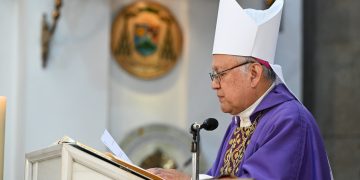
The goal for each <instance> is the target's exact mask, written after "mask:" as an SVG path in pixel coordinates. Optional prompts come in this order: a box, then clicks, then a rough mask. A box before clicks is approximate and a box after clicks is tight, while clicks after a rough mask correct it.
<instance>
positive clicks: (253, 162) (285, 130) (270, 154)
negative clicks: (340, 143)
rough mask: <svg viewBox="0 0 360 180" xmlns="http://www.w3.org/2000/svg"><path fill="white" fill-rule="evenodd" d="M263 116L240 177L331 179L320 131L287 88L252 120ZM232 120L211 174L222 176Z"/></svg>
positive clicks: (277, 90) (281, 87)
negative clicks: (260, 115)
mask: <svg viewBox="0 0 360 180" xmlns="http://www.w3.org/2000/svg"><path fill="white" fill-rule="evenodd" d="M259 113H263V115H262V117H261V118H260V120H259V122H258V124H257V127H256V129H255V131H254V133H253V135H252V137H251V140H250V144H249V145H248V146H247V148H246V150H245V153H244V156H243V159H242V162H241V163H240V165H239V171H238V173H237V174H236V175H237V176H238V177H251V178H255V179H256V180H263V179H265V180H270V179H279V180H280V179H284V180H292V179H294V180H314V179H317V180H328V179H329V180H330V179H331V170H330V166H329V164H328V159H327V155H326V152H325V148H324V143H323V141H322V138H321V135H320V132H319V128H318V126H317V124H316V122H315V119H314V118H313V116H312V115H311V114H310V112H309V111H308V110H307V109H306V108H305V107H304V106H303V105H302V104H301V103H299V102H298V101H297V99H296V98H295V97H294V96H293V95H292V94H291V93H290V92H289V90H288V89H287V88H286V87H285V86H284V85H283V84H279V85H277V86H275V87H274V89H272V90H271V91H270V92H269V94H267V95H266V96H265V97H264V99H263V100H262V101H261V103H260V104H259V105H258V106H257V107H256V109H255V111H254V112H253V114H252V115H251V116H250V120H251V121H254V119H255V117H256V116H257V115H258V114H259ZM237 126H238V125H237V124H236V123H235V122H234V121H231V124H230V125H229V127H228V129H227V131H226V134H225V136H224V139H223V141H222V145H221V147H220V149H219V152H218V155H217V158H216V160H215V162H214V164H213V166H212V168H211V169H210V170H209V171H208V172H207V174H208V175H211V176H215V177H217V176H219V175H220V168H221V167H222V166H223V161H224V157H223V156H224V154H225V151H226V148H227V145H228V142H229V140H230V138H231V136H232V134H233V130H234V129H235V128H236V127H237Z"/></svg>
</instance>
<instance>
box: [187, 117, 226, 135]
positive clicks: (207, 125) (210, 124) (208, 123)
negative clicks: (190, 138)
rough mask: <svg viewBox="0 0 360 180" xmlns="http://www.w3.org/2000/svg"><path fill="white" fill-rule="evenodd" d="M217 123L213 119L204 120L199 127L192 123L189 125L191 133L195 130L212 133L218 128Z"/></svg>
mask: <svg viewBox="0 0 360 180" xmlns="http://www.w3.org/2000/svg"><path fill="white" fill-rule="evenodd" d="M218 125H219V123H218V121H217V120H216V119H215V118H208V119H206V120H205V121H204V122H203V123H202V124H201V125H200V124H198V123H194V124H192V125H191V131H193V132H195V131H196V130H197V129H199V130H200V129H203V128H204V129H205V130H207V131H212V130H214V129H216V128H217V127H218Z"/></svg>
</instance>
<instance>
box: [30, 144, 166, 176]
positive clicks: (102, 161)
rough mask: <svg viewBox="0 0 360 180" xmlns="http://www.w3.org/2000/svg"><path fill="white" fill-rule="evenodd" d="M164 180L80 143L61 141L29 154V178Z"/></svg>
mask: <svg viewBox="0 0 360 180" xmlns="http://www.w3.org/2000/svg"><path fill="white" fill-rule="evenodd" d="M137 179H149V180H161V178H160V177H158V176H156V175H154V174H151V173H149V172H147V171H145V170H144V169H141V168H140V167H137V166H134V165H131V164H128V163H126V162H124V161H121V160H119V159H117V158H114V157H110V156H107V155H105V154H103V153H100V152H98V151H96V150H94V149H92V148H90V147H88V146H85V145H82V144H80V143H64V144H57V145H54V146H51V147H48V148H45V149H42V150H38V151H34V152H31V153H28V154H26V169H25V180H137Z"/></svg>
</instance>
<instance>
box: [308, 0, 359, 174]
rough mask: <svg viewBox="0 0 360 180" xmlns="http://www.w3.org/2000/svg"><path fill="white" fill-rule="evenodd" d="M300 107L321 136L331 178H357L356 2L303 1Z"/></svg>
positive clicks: (357, 54) (357, 33)
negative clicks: (306, 109)
mask: <svg viewBox="0 0 360 180" xmlns="http://www.w3.org/2000/svg"><path fill="white" fill-rule="evenodd" d="M304 6H305V8H304V15H305V16H304V17H305V21H304V24H305V29H304V30H305V32H306V33H305V42H304V48H305V49H304V50H305V54H304V55H305V59H304V65H305V69H304V72H306V73H305V75H306V76H305V79H304V92H305V93H304V99H305V104H306V105H307V106H309V107H311V109H310V110H311V111H312V112H313V113H314V115H315V117H316V119H317V121H318V123H319V126H320V129H321V131H322V134H323V136H324V139H325V145H326V149H327V152H328V155H329V159H330V163H331V166H332V169H333V173H334V179H359V178H360V129H359V127H360V122H359V118H360V115H359V113H358V112H359V110H360V106H359V105H358V103H359V102H360V93H359V88H360V80H359V77H360V61H359V60H358V57H359V55H360V53H359V52H360V36H359V32H360V23H359V19H360V13H359V11H358V7H360V1H334V0H331V1H325V0H317V1H312V0H309V1H305V2H304Z"/></svg>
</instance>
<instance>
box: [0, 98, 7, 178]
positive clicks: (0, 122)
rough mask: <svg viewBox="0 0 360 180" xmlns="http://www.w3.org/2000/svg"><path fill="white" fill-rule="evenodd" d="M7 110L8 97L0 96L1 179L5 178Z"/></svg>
mask: <svg viewBox="0 0 360 180" xmlns="http://www.w3.org/2000/svg"><path fill="white" fill-rule="evenodd" d="M5 112H6V97H4V96H0V179H1V180H2V179H3V171H4V141H5Z"/></svg>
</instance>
